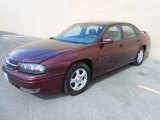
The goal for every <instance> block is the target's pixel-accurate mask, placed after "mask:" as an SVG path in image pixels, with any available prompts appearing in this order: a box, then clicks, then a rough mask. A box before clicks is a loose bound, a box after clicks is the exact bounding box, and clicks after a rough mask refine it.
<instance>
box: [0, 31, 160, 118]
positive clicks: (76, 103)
mask: <svg viewBox="0 0 160 120" xmlns="http://www.w3.org/2000/svg"><path fill="white" fill-rule="evenodd" d="M33 40H38V39H37V38H34V37H27V36H22V35H16V34H11V33H6V32H0V64H2V60H3V59H4V58H5V56H6V55H7V54H8V52H10V50H11V49H12V48H15V47H16V46H19V45H21V44H25V43H27V42H31V41H33ZM159 111H160V60H159V59H157V60H155V59H147V60H145V61H144V63H143V64H142V65H141V66H139V67H136V66H132V65H126V66H124V67H122V68H120V69H118V70H115V71H113V72H111V73H109V74H107V75H105V76H102V77H100V78H98V79H96V80H94V81H92V82H91V84H90V85H89V87H88V89H87V90H86V91H85V92H84V93H82V94H80V95H78V96H68V95H65V94H64V93H63V92H61V93H50V94H35V95H32V94H28V93H25V92H23V91H21V90H19V89H17V88H15V87H14V86H12V85H11V84H9V83H8V82H7V81H6V80H4V79H3V77H2V72H0V120H159V119H160V112H159Z"/></svg>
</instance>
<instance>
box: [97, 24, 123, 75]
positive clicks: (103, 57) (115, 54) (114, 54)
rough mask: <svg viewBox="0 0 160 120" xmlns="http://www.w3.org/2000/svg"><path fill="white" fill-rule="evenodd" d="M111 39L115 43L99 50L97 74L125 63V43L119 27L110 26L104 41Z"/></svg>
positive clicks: (105, 45)
mask: <svg viewBox="0 0 160 120" xmlns="http://www.w3.org/2000/svg"><path fill="white" fill-rule="evenodd" d="M104 38H110V39H112V40H113V43H110V44H103V45H102V46H101V45H100V46H99V48H98V58H97V61H98V62H97V74H100V73H103V72H105V71H108V70H111V69H113V68H115V67H117V66H119V65H121V64H122V63H124V61H125V41H123V40H122V31H121V29H120V26H119V25H113V26H110V27H109V28H108V29H107V30H106V31H105V33H104V35H103V36H102V39H104Z"/></svg>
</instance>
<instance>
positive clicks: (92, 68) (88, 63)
mask: <svg viewBox="0 0 160 120" xmlns="http://www.w3.org/2000/svg"><path fill="white" fill-rule="evenodd" d="M79 62H82V63H85V64H86V65H87V66H88V67H89V69H90V72H91V78H92V75H93V72H94V71H95V69H94V65H93V62H92V61H91V60H90V59H80V60H77V61H74V62H73V63H71V64H70V65H69V67H68V68H67V70H66V73H65V76H66V74H67V72H68V70H69V69H70V68H71V66H73V65H74V64H77V63H79Z"/></svg>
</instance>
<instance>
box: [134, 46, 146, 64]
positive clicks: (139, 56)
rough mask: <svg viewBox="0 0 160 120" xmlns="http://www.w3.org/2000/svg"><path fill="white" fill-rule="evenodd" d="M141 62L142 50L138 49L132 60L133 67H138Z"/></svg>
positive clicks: (142, 57)
mask: <svg viewBox="0 0 160 120" xmlns="http://www.w3.org/2000/svg"><path fill="white" fill-rule="evenodd" d="M143 60H144V48H140V50H139V51H138V53H137V55H136V57H135V59H134V65H136V66H138V65H140V64H142V62H143Z"/></svg>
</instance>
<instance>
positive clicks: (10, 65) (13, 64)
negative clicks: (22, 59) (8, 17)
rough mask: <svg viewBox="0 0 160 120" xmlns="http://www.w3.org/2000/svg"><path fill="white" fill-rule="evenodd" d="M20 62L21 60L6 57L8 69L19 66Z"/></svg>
mask: <svg viewBox="0 0 160 120" xmlns="http://www.w3.org/2000/svg"><path fill="white" fill-rule="evenodd" d="M18 64H19V62H17V61H15V60H11V59H8V58H6V61H5V67H6V68H7V69H10V70H14V69H15V68H16V67H17V66H18Z"/></svg>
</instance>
